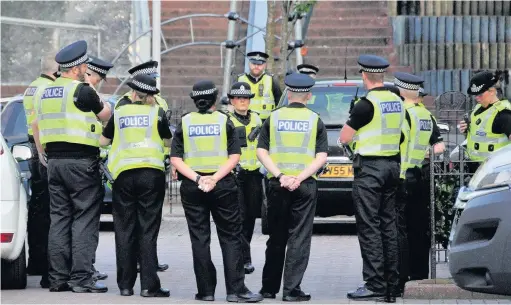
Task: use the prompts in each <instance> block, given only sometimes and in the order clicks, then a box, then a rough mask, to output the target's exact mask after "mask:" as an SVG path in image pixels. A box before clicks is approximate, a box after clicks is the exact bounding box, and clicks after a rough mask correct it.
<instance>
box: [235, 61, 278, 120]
mask: <svg viewBox="0 0 511 305" xmlns="http://www.w3.org/2000/svg"><path fill="white" fill-rule="evenodd" d="M247 57H248V60H249V64H248V66H249V68H250V72H249V73H242V74H240V75H238V82H245V83H248V84H250V91H252V92H253V93H254V94H255V96H254V97H253V98H252V99H251V100H250V109H251V110H253V111H255V112H257V113H258V114H259V116H260V117H261V120H263V121H264V120H266V118H268V116H269V115H270V112H271V111H272V110H273V109H275V105H276V104H278V102H279V100H280V97H281V96H282V91H281V90H280V87H279V84H278V82H277V80H276V79H275V78H273V75H272V74H266V72H265V70H266V61H267V60H268V58H269V57H270V56H269V55H268V54H266V53H264V52H259V51H254V52H249V53H247Z"/></svg>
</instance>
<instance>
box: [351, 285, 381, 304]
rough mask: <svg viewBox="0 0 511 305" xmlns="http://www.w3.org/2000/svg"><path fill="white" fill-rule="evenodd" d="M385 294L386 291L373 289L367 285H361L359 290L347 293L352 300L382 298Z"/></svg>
mask: <svg viewBox="0 0 511 305" xmlns="http://www.w3.org/2000/svg"><path fill="white" fill-rule="evenodd" d="M384 296H385V293H380V292H374V291H371V290H369V289H368V288H367V287H366V286H365V285H363V286H360V287H358V288H357V290H355V291H352V292H348V294H347V297H348V299H352V300H367V299H380V298H381V297H384Z"/></svg>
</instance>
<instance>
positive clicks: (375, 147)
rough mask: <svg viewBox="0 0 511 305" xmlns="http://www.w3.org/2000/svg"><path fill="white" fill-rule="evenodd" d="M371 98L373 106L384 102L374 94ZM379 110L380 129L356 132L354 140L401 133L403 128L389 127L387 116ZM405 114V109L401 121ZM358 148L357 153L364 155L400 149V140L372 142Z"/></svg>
mask: <svg viewBox="0 0 511 305" xmlns="http://www.w3.org/2000/svg"><path fill="white" fill-rule="evenodd" d="M370 100H371V101H372V104H373V106H374V105H378V106H379V104H380V103H381V102H382V101H381V100H379V99H378V98H376V97H373V96H371V97H370ZM389 102H392V101H389ZM401 107H404V106H403V105H401ZM378 108H379V107H378ZM401 109H402V108H401ZM379 111H380V117H381V127H380V129H378V130H369V131H364V132H362V133H360V134H356V135H355V136H354V137H353V141H354V142H358V141H361V140H362V141H363V140H366V139H369V138H373V137H382V136H383V135H385V134H400V133H401V128H388V127H387V119H386V118H385V115H383V113H381V110H379ZM404 116H405V115H404V111H401V119H400V120H401V122H403V120H404ZM356 150H357V151H356V152H357V153H360V154H362V155H364V154H371V153H377V152H380V151H387V150H397V151H399V141H398V143H396V144H372V145H369V146H367V145H365V146H363V147H362V148H357V149H356Z"/></svg>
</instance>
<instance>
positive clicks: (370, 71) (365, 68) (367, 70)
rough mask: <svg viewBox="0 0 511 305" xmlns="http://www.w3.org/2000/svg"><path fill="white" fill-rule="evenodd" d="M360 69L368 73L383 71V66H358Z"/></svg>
mask: <svg viewBox="0 0 511 305" xmlns="http://www.w3.org/2000/svg"><path fill="white" fill-rule="evenodd" d="M360 69H361V70H362V71H364V72H368V73H383V72H385V68H367V67H364V66H360Z"/></svg>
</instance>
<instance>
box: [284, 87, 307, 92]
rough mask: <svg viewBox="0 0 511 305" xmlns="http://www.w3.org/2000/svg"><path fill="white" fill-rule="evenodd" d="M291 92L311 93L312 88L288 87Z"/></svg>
mask: <svg viewBox="0 0 511 305" xmlns="http://www.w3.org/2000/svg"><path fill="white" fill-rule="evenodd" d="M288 88H289V89H288V90H289V91H291V92H309V91H311V88H292V87H288Z"/></svg>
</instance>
